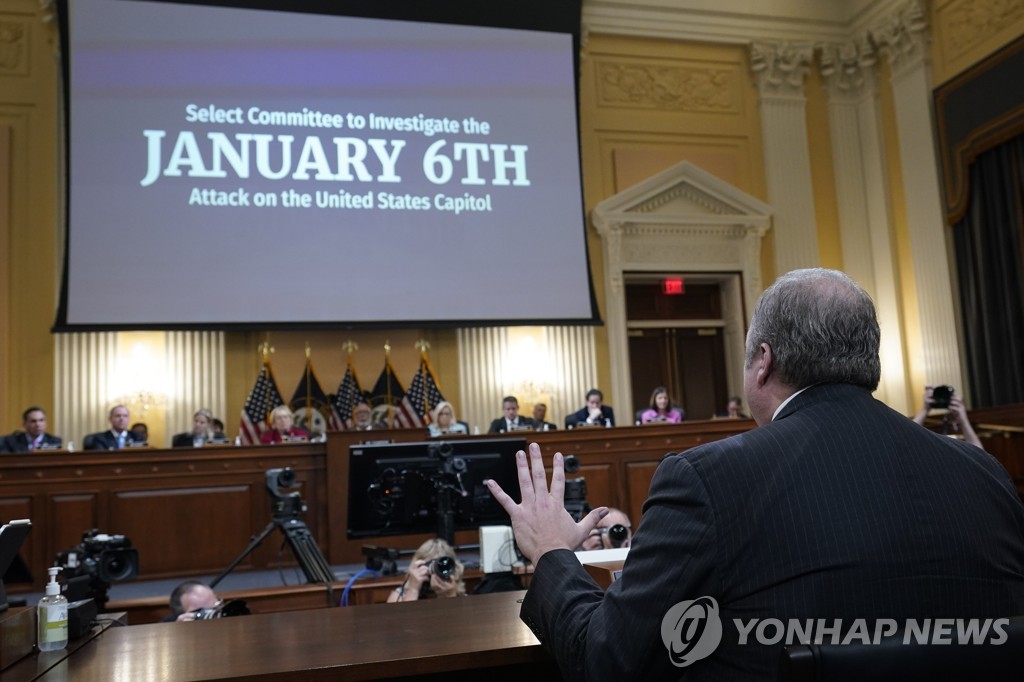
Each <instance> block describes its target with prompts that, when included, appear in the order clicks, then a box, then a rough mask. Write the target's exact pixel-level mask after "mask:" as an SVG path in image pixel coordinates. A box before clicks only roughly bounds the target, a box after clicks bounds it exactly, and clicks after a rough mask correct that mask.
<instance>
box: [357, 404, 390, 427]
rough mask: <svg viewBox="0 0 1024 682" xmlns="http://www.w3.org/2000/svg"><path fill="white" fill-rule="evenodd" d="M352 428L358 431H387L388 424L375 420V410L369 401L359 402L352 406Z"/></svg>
mask: <svg viewBox="0 0 1024 682" xmlns="http://www.w3.org/2000/svg"><path fill="white" fill-rule="evenodd" d="M352 428H353V429H354V430H356V431H386V430H387V428H388V425H387V424H385V423H384V422H375V421H373V410H371V409H370V406H369V404H367V403H357V404H356V406H355V407H353V408H352Z"/></svg>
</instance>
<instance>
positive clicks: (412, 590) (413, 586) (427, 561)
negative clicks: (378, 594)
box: [388, 538, 466, 604]
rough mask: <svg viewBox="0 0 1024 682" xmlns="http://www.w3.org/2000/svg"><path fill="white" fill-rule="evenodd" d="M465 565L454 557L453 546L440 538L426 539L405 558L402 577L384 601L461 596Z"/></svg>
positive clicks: (464, 592)
mask: <svg viewBox="0 0 1024 682" xmlns="http://www.w3.org/2000/svg"><path fill="white" fill-rule="evenodd" d="M464 570H465V567H464V566H463V565H462V562H461V561H459V560H458V559H457V558H456V557H455V550H453V549H452V546H451V545H449V544H448V543H447V542H445V541H444V540H442V539H441V538H434V539H432V540H427V541H426V542H424V543H423V544H422V545H420V548H419V549H417V550H416V553H415V554H413V556H412V561H410V562H409V569H408V570H407V571H406V573H405V580H404V581H403V582H402V584H401V586H399V587H396V588H395V589H394V590H392V592H391V594H389V595H388V603H389V604H390V603H392V602H397V601H416V600H417V599H425V598H427V597H431V596H434V597H463V596H465V595H466V584H465V583H464V582H462V572H463V571H464Z"/></svg>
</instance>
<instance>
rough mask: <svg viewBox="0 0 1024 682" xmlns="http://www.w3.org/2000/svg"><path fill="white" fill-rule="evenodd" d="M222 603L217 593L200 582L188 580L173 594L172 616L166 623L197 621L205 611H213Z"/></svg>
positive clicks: (165, 619) (167, 618)
mask: <svg viewBox="0 0 1024 682" xmlns="http://www.w3.org/2000/svg"><path fill="white" fill-rule="evenodd" d="M219 603H220V600H219V599H218V598H217V593H216V592H214V591H213V590H211V589H210V588H209V587H207V586H206V585H204V584H203V583H201V582H199V581H198V580H186V581H185V582H183V583H182V584H180V585H178V586H177V587H175V588H174V591H173V592H171V602H170V605H171V615H169V616H167V617H166V618H164V621H165V622H174V621H182V622H183V621H186V620H196V614H197V613H201V612H202V610H203V609H213V608H215V607H216V606H217V605H218V604H219Z"/></svg>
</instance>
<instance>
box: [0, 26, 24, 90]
mask: <svg viewBox="0 0 1024 682" xmlns="http://www.w3.org/2000/svg"><path fill="white" fill-rule="evenodd" d="M27 55H28V28H27V27H26V25H25V24H24V23H23V22H19V21H0V73H3V74H6V75H21V76H23V75H26V74H27V73H28V59H27V58H26V57H27Z"/></svg>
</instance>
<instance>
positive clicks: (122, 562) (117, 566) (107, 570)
mask: <svg viewBox="0 0 1024 682" xmlns="http://www.w3.org/2000/svg"><path fill="white" fill-rule="evenodd" d="M133 558H134V551H133V550H107V551H105V552H103V553H102V554H100V557H99V576H100V579H101V580H105V581H107V582H117V581H120V580H131V579H132V578H134V577H135V576H136V575H137V574H138V569H137V567H136V562H134V561H133Z"/></svg>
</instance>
